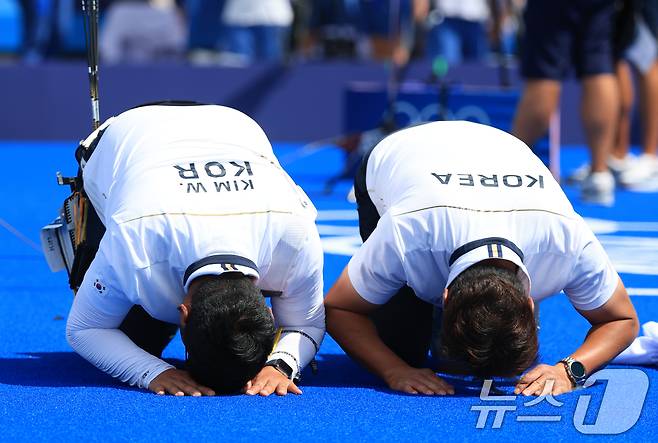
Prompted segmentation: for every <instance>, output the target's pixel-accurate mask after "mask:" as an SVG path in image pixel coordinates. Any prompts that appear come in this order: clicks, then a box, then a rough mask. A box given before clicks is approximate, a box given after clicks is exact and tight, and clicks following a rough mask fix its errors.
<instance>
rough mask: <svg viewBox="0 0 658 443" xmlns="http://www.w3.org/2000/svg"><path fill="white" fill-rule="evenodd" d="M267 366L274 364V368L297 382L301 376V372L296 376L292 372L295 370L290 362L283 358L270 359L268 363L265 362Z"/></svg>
mask: <svg viewBox="0 0 658 443" xmlns="http://www.w3.org/2000/svg"><path fill="white" fill-rule="evenodd" d="M265 366H272V367H273V368H274V369H276V370H277V371H279V372H280V373H282V374H283V375H285V376H286V377H288V379H289V380H292V381H293V382H295V383H297V382H298V381H299V379H300V378H301V377H300V376H299V374H297V376H296V377H293V376H292V374H293V372H294V370H293V369H292V368H291V367H290V365H289V364H288V363H286V361H285V360H283V359H281V358H275V359H274V360H270V361H268V362H267V363H265Z"/></svg>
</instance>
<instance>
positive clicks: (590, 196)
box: [580, 171, 615, 206]
mask: <svg viewBox="0 0 658 443" xmlns="http://www.w3.org/2000/svg"><path fill="white" fill-rule="evenodd" d="M580 196H581V198H582V199H583V201H585V202H587V203H595V204H598V205H603V206H612V205H613V204H614V202H615V178H614V177H613V176H612V173H611V172H610V171H604V172H593V173H591V174H590V175H589V176H588V177H587V178H586V179H585V180H584V181H583V184H582V187H581V189H580Z"/></svg>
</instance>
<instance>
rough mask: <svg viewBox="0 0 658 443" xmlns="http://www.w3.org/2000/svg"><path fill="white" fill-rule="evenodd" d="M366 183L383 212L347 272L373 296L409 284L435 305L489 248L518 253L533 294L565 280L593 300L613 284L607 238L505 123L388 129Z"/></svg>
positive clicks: (576, 293) (576, 294) (501, 254)
mask: <svg viewBox="0 0 658 443" xmlns="http://www.w3.org/2000/svg"><path fill="white" fill-rule="evenodd" d="M366 186H367V190H368V194H369V195H370V197H371V199H372V201H373V203H374V204H375V206H376V208H377V210H378V212H379V214H380V215H381V219H380V220H379V222H378V224H377V228H376V229H375V230H374V232H373V233H372V235H371V236H370V237H369V238H368V240H367V241H366V242H365V243H364V244H363V246H362V247H361V248H360V249H359V250H358V252H357V253H356V254H355V255H354V257H352V259H351V260H350V263H349V265H348V272H349V277H350V280H351V281H352V284H353V285H354V288H355V289H356V290H357V292H358V293H359V294H360V295H361V296H362V297H363V298H364V299H366V300H367V301H369V302H371V303H376V304H383V303H385V302H386V301H388V299H390V297H392V296H393V295H394V294H395V293H396V292H397V291H398V289H399V288H400V287H402V286H403V285H405V284H406V285H408V286H410V287H411V288H412V289H413V290H414V291H415V293H416V295H417V296H418V297H419V298H421V299H423V300H425V301H427V302H429V303H432V304H434V305H441V303H442V294H443V290H444V288H446V287H447V286H448V285H449V284H450V283H451V282H452V281H453V280H454V279H455V277H457V275H459V274H460V273H461V272H462V271H464V270H465V269H466V268H468V267H469V266H471V265H473V264H475V263H477V262H479V261H481V260H484V259H487V258H502V259H506V260H510V261H512V262H514V263H516V264H517V265H518V266H519V276H520V277H521V280H522V282H523V283H524V285H525V286H526V288H527V289H528V290H529V291H530V295H531V297H532V298H533V299H534V300H541V299H543V298H545V297H548V296H550V295H553V294H556V293H558V292H560V291H562V290H564V292H565V293H566V294H567V296H568V297H569V300H570V301H571V303H572V304H573V305H574V306H575V307H576V308H578V309H581V310H592V309H595V308H598V307H600V306H602V305H603V304H604V303H605V302H606V301H608V299H609V298H610V297H611V296H612V293H613V291H614V289H615V288H616V285H617V282H618V275H617V273H616V272H615V270H614V269H613V267H612V265H611V263H610V260H609V259H608V257H607V255H606V253H605V251H604V250H603V247H602V246H601V244H600V243H599V241H598V240H597V239H596V237H595V236H594V234H593V233H592V231H591V230H590V229H589V227H588V226H587V225H586V224H585V222H584V220H583V219H582V218H581V217H580V216H579V215H578V214H576V213H575V212H574V210H573V208H572V206H571V204H570V203H569V201H568V200H567V198H566V196H565V195H564V193H563V192H562V190H561V188H560V186H559V184H558V183H557V182H556V181H555V180H554V179H553V177H552V175H551V173H550V172H549V170H548V169H547V168H546V167H545V166H544V165H543V164H542V162H541V161H540V160H539V159H538V158H537V157H536V156H535V155H534V154H533V153H532V151H531V150H530V149H529V148H528V147H527V146H526V145H525V144H524V143H523V142H521V141H520V140H518V139H517V138H515V137H513V136H512V135H509V134H507V133H505V132H503V131H500V130H498V129H495V128H491V127H488V126H485V125H480V124H475V123H469V122H436V123H429V124H425V125H421V126H417V127H413V128H409V129H405V130H402V131H399V132H397V133H394V134H392V135H390V136H389V137H387V138H385V139H384V140H383V141H382V142H381V143H379V144H378V145H377V146H376V147H375V148H374V150H373V151H372V153H371V154H370V157H369V159H368V164H367V171H366Z"/></svg>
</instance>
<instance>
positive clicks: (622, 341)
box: [572, 318, 638, 375]
mask: <svg viewBox="0 0 658 443" xmlns="http://www.w3.org/2000/svg"><path fill="white" fill-rule="evenodd" d="M637 332H638V321H637V318H627V319H620V320H615V321H611V322H608V323H602V324H597V325H594V326H592V327H591V328H590V330H589V332H588V333H587V337H586V338H585V341H584V342H583V344H582V345H581V346H580V347H579V348H578V349H577V350H576V351H575V352H574V353H573V354H572V356H573V358H575V359H576V360H578V361H580V362H581V363H582V364H583V365H584V366H585V369H586V373H587V374H588V375H589V374H591V373H592V372H594V371H596V370H597V369H599V368H600V367H602V366H604V365H605V364H606V363H608V362H609V361H610V360H612V359H613V358H615V357H616V356H617V355H619V354H620V353H621V352H622V351H623V350H624V349H626V348H627V347H628V346H629V345H630V344H631V343H632V342H633V339H635V337H636V336H637Z"/></svg>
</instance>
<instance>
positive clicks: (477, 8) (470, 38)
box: [427, 0, 492, 65]
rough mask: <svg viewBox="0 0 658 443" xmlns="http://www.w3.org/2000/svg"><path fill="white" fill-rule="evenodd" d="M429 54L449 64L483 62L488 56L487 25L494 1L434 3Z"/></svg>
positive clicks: (460, 0) (447, 1) (469, 0)
mask: <svg viewBox="0 0 658 443" xmlns="http://www.w3.org/2000/svg"><path fill="white" fill-rule="evenodd" d="M432 3H433V6H434V7H433V10H432V12H431V14H430V16H429V20H428V22H429V23H428V25H429V28H430V32H429V35H428V43H427V54H428V55H429V57H430V58H432V59H435V58H437V57H442V58H443V59H444V60H445V61H446V62H447V63H448V64H449V65H456V64H459V63H461V62H462V61H464V60H466V61H473V60H483V59H484V58H485V57H486V56H487V54H488V53H489V40H488V35H487V24H488V23H489V21H490V20H491V17H492V14H491V12H492V11H491V3H492V0H432Z"/></svg>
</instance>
